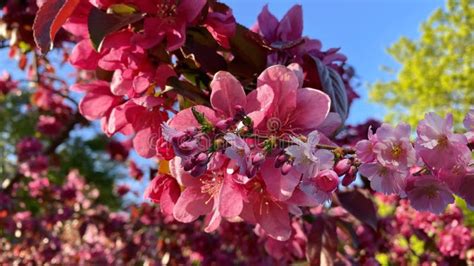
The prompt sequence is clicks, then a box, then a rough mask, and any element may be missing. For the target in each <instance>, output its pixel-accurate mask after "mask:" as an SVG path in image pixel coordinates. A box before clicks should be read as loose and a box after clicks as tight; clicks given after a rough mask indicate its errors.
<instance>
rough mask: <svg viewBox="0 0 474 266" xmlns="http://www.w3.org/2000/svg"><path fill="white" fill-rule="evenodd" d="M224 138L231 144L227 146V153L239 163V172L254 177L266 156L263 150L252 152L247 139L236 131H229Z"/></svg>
mask: <svg viewBox="0 0 474 266" xmlns="http://www.w3.org/2000/svg"><path fill="white" fill-rule="evenodd" d="M224 139H225V140H226V141H227V143H228V144H229V145H230V146H229V147H227V148H226V150H225V155H226V156H227V157H229V158H230V159H231V160H233V161H234V162H235V163H236V164H237V165H238V167H239V173H240V174H241V175H245V176H246V177H248V178H252V177H254V176H255V174H256V173H257V170H258V169H259V167H260V165H261V164H262V163H263V161H264V160H265V156H264V155H263V154H262V153H261V152H253V153H252V152H251V151H250V147H249V145H248V144H247V143H246V142H245V140H243V139H242V138H240V137H239V136H237V135H235V134H234V133H227V134H226V135H225V136H224Z"/></svg>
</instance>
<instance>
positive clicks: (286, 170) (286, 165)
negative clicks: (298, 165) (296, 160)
mask: <svg viewBox="0 0 474 266" xmlns="http://www.w3.org/2000/svg"><path fill="white" fill-rule="evenodd" d="M291 168H293V165H291V163H289V162H285V163H283V166H282V167H281V174H282V175H287V174H288V173H289V172H290V171H291Z"/></svg>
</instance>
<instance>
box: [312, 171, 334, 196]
mask: <svg viewBox="0 0 474 266" xmlns="http://www.w3.org/2000/svg"><path fill="white" fill-rule="evenodd" d="M338 185H339V177H338V176H337V174H336V172H334V171H332V170H323V171H321V172H319V173H318V175H317V176H316V186H317V187H318V188H319V189H320V190H322V191H324V192H333V191H334V190H336V188H337V186H338Z"/></svg>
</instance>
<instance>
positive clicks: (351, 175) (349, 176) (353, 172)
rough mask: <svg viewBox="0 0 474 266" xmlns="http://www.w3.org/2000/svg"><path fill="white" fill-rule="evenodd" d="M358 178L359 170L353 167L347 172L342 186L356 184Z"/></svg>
mask: <svg viewBox="0 0 474 266" xmlns="http://www.w3.org/2000/svg"><path fill="white" fill-rule="evenodd" d="M356 176H357V168H356V167H355V166H351V167H350V168H349V170H348V171H347V173H346V175H345V176H344V178H343V179H342V185H343V186H346V187H347V186H349V185H350V184H352V182H354V180H355V179H356Z"/></svg>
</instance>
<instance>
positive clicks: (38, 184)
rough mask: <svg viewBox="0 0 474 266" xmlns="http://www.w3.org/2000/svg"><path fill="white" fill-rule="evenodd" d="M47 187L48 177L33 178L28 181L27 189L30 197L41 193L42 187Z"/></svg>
mask: <svg viewBox="0 0 474 266" xmlns="http://www.w3.org/2000/svg"><path fill="white" fill-rule="evenodd" d="M48 187H49V179H48V178H35V179H33V180H32V181H31V182H29V183H28V191H29V193H30V195H31V196H32V197H37V196H39V195H41V193H42V192H43V190H44V189H46V188H48Z"/></svg>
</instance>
